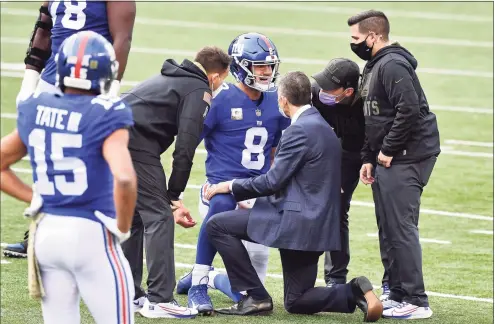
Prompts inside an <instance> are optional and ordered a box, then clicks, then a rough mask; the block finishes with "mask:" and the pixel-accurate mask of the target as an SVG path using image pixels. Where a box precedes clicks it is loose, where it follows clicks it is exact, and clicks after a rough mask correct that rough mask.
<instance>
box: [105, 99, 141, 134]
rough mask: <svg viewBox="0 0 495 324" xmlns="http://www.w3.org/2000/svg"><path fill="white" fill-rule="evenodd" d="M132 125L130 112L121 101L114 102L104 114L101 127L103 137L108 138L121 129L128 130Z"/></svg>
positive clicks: (127, 106)
mask: <svg viewBox="0 0 495 324" xmlns="http://www.w3.org/2000/svg"><path fill="white" fill-rule="evenodd" d="M133 125H134V120H133V116H132V110H131V108H130V107H129V105H127V104H125V103H124V102H123V101H120V100H119V101H118V102H116V103H115V104H114V105H113V106H112V107H111V108H110V109H109V110H108V112H107V113H106V116H105V119H104V122H103V125H102V126H103V127H104V134H103V137H108V136H110V135H111V134H112V133H113V132H115V131H116V130H118V129H121V128H129V127H131V126H133Z"/></svg>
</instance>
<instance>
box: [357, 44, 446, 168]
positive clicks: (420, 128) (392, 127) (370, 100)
mask: <svg viewBox="0 0 495 324" xmlns="http://www.w3.org/2000/svg"><path fill="white" fill-rule="evenodd" d="M417 65H418V62H417V61H416V59H415V58H414V57H413V56H412V54H411V53H410V52H409V51H407V50H406V49H405V48H403V47H402V46H400V45H399V44H393V45H390V46H387V47H384V48H382V49H381V50H379V51H378V52H377V53H376V55H375V56H374V57H373V58H372V59H371V60H370V61H368V63H367V64H366V66H365V67H364V70H363V79H362V83H361V86H360V94H361V97H362V98H363V101H364V105H363V111H364V116H365V124H366V138H365V144H364V146H363V151H362V154H361V155H362V159H363V163H375V162H376V157H377V155H378V153H379V152H380V150H381V151H382V153H383V154H385V155H386V156H393V157H394V158H393V160H392V163H411V162H416V161H421V160H423V159H425V158H428V157H430V156H433V155H438V154H439V153H440V136H439V133H438V126H437V119H436V116H435V114H434V113H432V112H431V111H430V109H429V106H428V102H427V101H426V97H425V94H424V92H423V89H422V88H421V84H420V83H419V80H418V77H417V75H416V72H415V69H416V67H417Z"/></svg>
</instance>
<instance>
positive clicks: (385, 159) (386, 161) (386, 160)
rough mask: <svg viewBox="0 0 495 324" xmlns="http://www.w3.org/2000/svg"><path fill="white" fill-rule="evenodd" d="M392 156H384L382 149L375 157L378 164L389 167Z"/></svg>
mask: <svg viewBox="0 0 495 324" xmlns="http://www.w3.org/2000/svg"><path fill="white" fill-rule="evenodd" d="M393 158H394V157H393V156H386V155H385V154H383V153H382V151H380V153H379V154H378V158H377V160H378V164H380V165H382V166H384V167H386V168H390V164H391V163H392V159H393Z"/></svg>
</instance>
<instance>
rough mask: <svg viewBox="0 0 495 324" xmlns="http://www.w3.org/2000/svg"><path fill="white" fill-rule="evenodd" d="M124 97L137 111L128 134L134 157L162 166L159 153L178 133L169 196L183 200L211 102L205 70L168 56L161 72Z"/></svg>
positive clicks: (187, 61)
mask: <svg viewBox="0 0 495 324" xmlns="http://www.w3.org/2000/svg"><path fill="white" fill-rule="evenodd" d="M122 99H123V100H124V101H125V102H126V103H128V104H129V105H130V106H131V109H132V113H133V116H134V126H133V127H132V128H131V130H130V138H129V150H130V152H131V156H132V159H133V160H134V161H138V162H141V163H146V164H151V165H156V166H160V167H161V163H160V155H161V154H162V153H163V152H165V151H166V150H167V149H168V148H169V147H170V145H171V144H172V143H173V141H174V137H175V136H177V140H176V142H175V150H174V153H173V155H172V156H173V164H172V167H173V169H172V173H171V175H170V178H169V182H168V198H169V199H170V200H178V199H179V195H180V194H181V193H182V192H183V191H184V190H185V188H186V184H187V181H188V179H189V175H190V173H191V168H192V165H193V159H194V153H195V150H196V148H197V146H198V144H199V142H200V140H199V139H200V136H201V132H202V131H203V122H204V118H205V117H206V114H207V113H208V111H209V109H210V105H211V89H210V87H209V83H208V78H207V76H206V73H205V72H204V70H203V69H202V68H201V67H200V66H198V65H196V64H195V63H193V62H191V61H189V60H187V59H185V60H184V61H183V62H182V63H181V64H180V65H179V64H178V63H177V62H175V61H174V60H173V59H168V60H166V61H165V62H164V63H163V66H162V69H161V72H160V74H158V75H155V76H153V77H151V78H149V79H147V80H145V81H143V82H141V83H140V84H138V85H137V86H135V87H134V88H132V89H131V90H129V91H128V92H125V93H123V95H122Z"/></svg>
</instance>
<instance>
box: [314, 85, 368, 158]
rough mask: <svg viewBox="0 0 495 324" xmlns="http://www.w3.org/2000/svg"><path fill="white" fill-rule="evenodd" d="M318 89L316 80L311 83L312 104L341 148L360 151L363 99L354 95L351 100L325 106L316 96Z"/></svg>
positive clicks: (362, 129)
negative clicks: (332, 132) (330, 129)
mask: <svg viewBox="0 0 495 324" xmlns="http://www.w3.org/2000/svg"><path fill="white" fill-rule="evenodd" d="M320 89H321V88H320V87H319V86H318V84H317V83H316V82H313V83H312V84H311V93H312V95H313V97H312V103H313V106H314V107H315V108H316V109H318V111H319V112H320V114H321V116H322V117H323V118H324V119H325V120H326V122H327V123H328V124H329V125H330V126H331V127H332V128H333V130H334V131H335V134H337V137H338V138H339V139H340V143H341V145H342V149H343V150H345V151H349V152H360V151H361V149H362V147H363V143H364V116H363V101H362V100H361V98H359V97H356V99H355V100H354V101H353V102H349V103H346V104H341V103H338V104H336V105H335V106H333V107H331V106H327V105H325V104H323V103H322V102H321V101H320V99H319V97H318V93H319V92H320Z"/></svg>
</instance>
